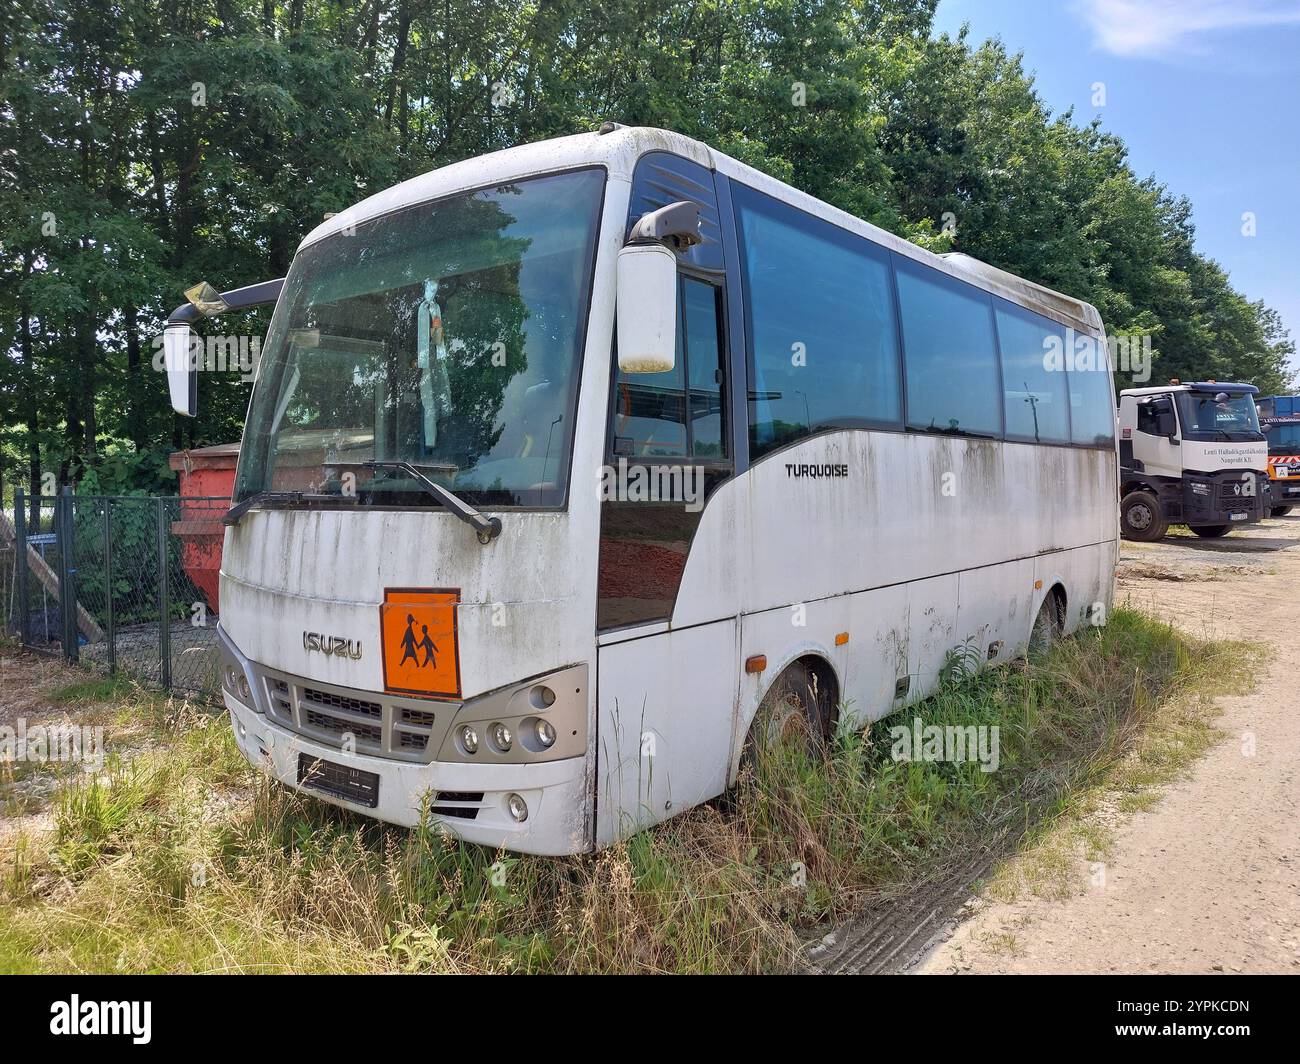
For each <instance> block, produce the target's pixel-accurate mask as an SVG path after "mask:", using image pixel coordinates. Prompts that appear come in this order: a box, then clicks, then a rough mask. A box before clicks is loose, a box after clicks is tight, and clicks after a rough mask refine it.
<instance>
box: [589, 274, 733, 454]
mask: <svg viewBox="0 0 1300 1064" xmlns="http://www.w3.org/2000/svg"><path fill="white" fill-rule="evenodd" d="M718 299H719V295H718V290H717V289H716V288H715V287H714V286H713V285H711V284H707V283H706V282H704V281H697V280H695V279H694V278H691V277H683V278H681V279H680V281H679V282H678V300H677V306H678V313H677V364H676V365H675V366H674V367H673V368H672V370H670V371H669V372H667V373H634V374H628V373H622V372H620V373H619V375H618V379H617V383H616V385H615V395H614V455H615V456H616V457H618V456H626V457H629V458H632V457H635V458H685V457H695V458H721V457H724V455H725V447H724V442H723V441H724V440H725V439H726V425H725V422H724V419H723V408H722V376H723V375H722V345H721V343H720V342H719V337H718V321H719V312H718ZM688 385H689V389H688Z"/></svg>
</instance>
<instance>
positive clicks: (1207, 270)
mask: <svg viewBox="0 0 1300 1064" xmlns="http://www.w3.org/2000/svg"><path fill="white" fill-rule="evenodd" d="M935 2H936V0H697V2H692V3H686V2H671V0H664V2H663V3H659V4H647V3H643V2H640V0H606V2H604V3H600V4H591V3H589V2H586V0H549V2H543V0H523V2H520V0H509V2H504V0H289V2H287V3H285V2H276V0H260V2H253V0H182V2H180V3H161V2H159V0H112V2H109V0H18V2H17V4H11V5H7V6H6V7H5V9H4V12H3V13H0V349H3V351H4V353H5V358H4V359H3V360H2V361H0V432H2V433H3V434H2V435H0V475H3V476H4V477H5V479H6V480H7V481H16V480H21V481H23V482H24V483H25V485H26V486H27V487H28V489H29V490H31V491H32V492H33V493H35V492H38V491H39V490H40V484H41V480H40V476H41V473H42V472H44V471H54V472H56V473H57V475H58V480H59V481H60V482H61V483H68V482H72V481H81V480H83V479H84V478H85V477H87V476H88V475H92V474H93V480H94V482H95V483H99V484H102V483H114V484H118V483H120V485H121V486H122V487H131V486H135V487H141V488H147V487H154V486H155V485H156V484H157V481H158V479H159V470H160V468H162V466H161V463H160V455H162V454H165V452H167V451H168V450H170V449H173V448H178V447H181V446H194V445H201V444H205V443H215V442H224V441H228V440H232V439H235V438H237V437H238V436H239V434H240V432H241V427H242V419H243V415H244V411H245V408H246V405H247V400H248V385H247V384H244V383H241V382H240V381H239V379H238V373H237V372H232V373H230V374H228V375H224V376H222V375H213V374H203V375H202V376H203V377H204V380H203V382H202V385H201V387H202V396H201V406H200V415H199V417H198V418H196V419H193V420H183V419H178V418H175V417H174V416H173V415H172V414H171V412H170V409H169V407H168V404H167V398H166V386H165V381H164V380H163V378H162V375H161V374H158V373H156V372H154V371H153V369H152V367H151V363H152V361H153V355H154V351H155V346H154V344H155V341H156V338H157V337H158V336H159V335H160V333H161V324H162V321H163V320H164V319H165V317H166V315H167V313H168V312H169V311H170V310H171V309H172V307H174V306H175V305H176V304H177V303H179V302H180V301H181V292H182V290H183V288H185V287H186V286H187V285H189V284H191V283H193V282H194V281H197V280H199V279H207V280H209V281H211V282H212V283H214V284H215V285H217V286H218V287H221V288H230V287H236V286H238V285H242V284H249V283H253V282H255V281H259V280H263V279H265V278H268V277H273V276H280V275H282V274H283V273H284V271H285V270H286V269H287V267H288V264H289V261H290V259H291V258H292V256H293V252H294V249H295V247H296V245H297V242H298V241H299V240H300V239H301V238H302V237H303V236H304V235H305V234H306V232H307V231H309V230H310V229H311V228H312V227H313V226H314V225H316V224H317V223H318V222H319V221H320V220H321V218H322V216H323V215H324V214H325V213H327V212H332V211H339V210H342V209H344V208H345V207H347V206H348V205H349V204H351V203H354V202H356V201H357V200H359V199H361V198H362V197H364V196H366V195H368V194H370V193H373V192H375V191H378V190H380V189H382V188H384V187H386V186H388V185H390V184H392V183H394V182H396V181H398V180H401V179H403V178H406V177H409V176H412V175H414V174H418V173H422V172H424V171H426V170H429V169H431V168H433V167H437V166H441V165H444V164H446V163H449V162H453V161H455V160H457V159H461V158H465V157H468V156H472V155H476V154H480V153H483V152H486V151H491V150H494V149H497V148H502V147H506V146H509V145H512V144H517V143H521V142H526V141H531V140H537V139H540V138H544V137H550V136H556V135H561V134H566V133H572V132H579V131H584V130H590V129H593V128H595V127H596V126H597V125H599V124H600V123H601V122H602V121H605V120H607V119H615V120H618V121H621V122H624V123H627V124H645V125H656V126H663V127H667V128H672V129H676V130H678V131H680V132H683V133H686V134H688V135H691V136H695V137H698V138H700V139H702V140H705V141H707V142H709V143H711V144H713V145H715V146H716V147H718V148H720V149H722V150H724V151H726V152H728V153H730V154H732V155H735V156H737V157H738V158H740V159H742V160H744V161H745V162H748V163H750V164H752V165H754V166H757V167H759V168H761V169H763V170H765V171H767V172H769V173H772V174H774V175H776V176H778V177H780V178H782V179H784V180H787V181H790V182H792V183H793V184H795V185H797V186H798V187H800V188H803V189H805V190H806V191H808V192H810V193H812V194H813V195H815V196H818V197H820V198H822V199H825V200H827V201H829V202H831V203H834V204H836V205H837V206H839V207H842V208H844V209H845V210H848V211H850V212H852V213H854V214H857V215H859V216H860V217H863V218H866V219H868V220H870V221H872V222H875V223H876V224H878V225H881V226H883V227H885V228H888V229H890V230H892V231H894V232H897V233H899V234H901V235H903V236H905V237H908V238H909V239H912V240H916V241H918V242H919V243H922V244H924V245H926V246H929V247H932V248H934V249H936V250H948V249H956V250H961V251H965V252H968V253H970V254H972V255H975V256H977V257H979V258H981V259H984V260H986V261H988V262H991V263H993V264H995V265H997V266H1001V267H1003V268H1005V269H1009V270H1012V271H1014V272H1016V273H1019V274H1021V275H1023V276H1025V277H1028V278H1030V279H1033V280H1036V281H1040V282H1042V283H1045V284H1048V285H1050V286H1052V287H1055V288H1059V289H1061V290H1063V291H1066V292H1068V293H1070V294H1072V295H1076V296H1079V297H1082V298H1084V299H1087V300H1089V301H1091V302H1092V303H1094V304H1096V305H1097V306H1098V308H1099V309H1100V310H1101V312H1102V314H1103V316H1104V317H1105V319H1106V321H1107V324H1108V326H1109V327H1110V329H1111V330H1112V331H1114V332H1120V333H1130V334H1134V333H1144V334H1149V335H1151V337H1152V338H1153V342H1154V347H1155V351H1156V354H1157V362H1156V373H1157V376H1158V379H1163V378H1164V377H1165V376H1169V375H1178V376H1184V377H1189V378H1190V377H1216V378H1221V379H1227V378H1240V379H1246V380H1252V381H1254V382H1255V383H1257V384H1258V385H1259V386H1260V387H1261V388H1262V389H1263V390H1264V391H1266V392H1268V391H1282V390H1285V388H1286V381H1285V379H1284V373H1285V366H1286V359H1287V356H1288V355H1289V354H1290V353H1292V352H1293V350H1294V345H1293V344H1292V342H1291V340H1290V338H1289V337H1288V335H1287V334H1286V332H1285V330H1284V329H1283V328H1282V326H1281V322H1280V320H1279V318H1278V315H1277V314H1276V313H1275V312H1274V311H1273V310H1271V309H1270V308H1268V307H1266V306H1264V305H1263V304H1262V303H1252V302H1250V301H1249V300H1247V299H1246V298H1245V297H1244V296H1243V295H1242V294H1241V293H1239V292H1237V291H1235V290H1234V289H1233V288H1232V286H1231V284H1230V283H1229V280H1228V278H1227V276H1226V274H1225V273H1224V271H1223V269H1222V268H1221V267H1220V266H1218V265H1217V264H1216V263H1214V262H1212V261H1210V260H1208V259H1207V258H1205V257H1204V256H1203V255H1201V254H1199V253H1198V252H1197V251H1196V249H1195V239H1194V238H1195V232H1194V229H1193V226H1192V223H1191V220H1190V215H1191V210H1190V205H1189V204H1188V203H1187V201H1186V200H1185V199H1182V198H1180V197H1178V196H1176V195H1174V194H1173V193H1171V192H1170V191H1169V190H1168V189H1166V188H1165V187H1164V186H1163V185H1161V184H1160V183H1159V182H1158V181H1157V180H1156V179H1155V178H1153V177H1143V176H1140V175H1138V174H1136V173H1134V171H1133V169H1132V167H1131V166H1130V164H1129V162H1128V159H1127V153H1126V150H1125V147H1124V145H1123V143H1122V142H1121V141H1120V140H1119V139H1118V138H1116V137H1115V136H1113V135H1112V134H1108V133H1106V132H1105V131H1103V130H1102V129H1101V128H1100V126H1099V125H1098V124H1097V123H1096V122H1093V123H1089V124H1081V123H1080V122H1078V121H1076V120H1075V119H1074V117H1073V116H1072V115H1070V114H1063V115H1053V114H1051V113H1050V111H1049V109H1048V108H1047V107H1046V105H1045V104H1044V103H1043V101H1042V99H1041V98H1040V97H1039V96H1038V95H1037V93H1036V91H1035V87H1034V84H1033V81H1032V79H1031V78H1030V77H1029V76H1028V75H1027V74H1026V73H1025V71H1024V69H1023V67H1022V64H1021V61H1020V57H1019V56H1016V55H1010V54H1008V53H1007V52H1006V50H1005V49H1004V48H1003V46H1002V45H1001V44H1000V43H998V42H996V41H995V42H987V43H984V44H982V45H979V46H978V47H975V46H972V44H971V43H970V42H969V41H967V40H966V39H965V36H964V35H959V36H958V37H956V38H952V37H949V36H946V35H945V36H939V37H932V35H931V24H932V17H933V11H934V6H935ZM246 328H247V326H245V325H244V324H242V323H241V325H240V329H241V331H243V330H245V329H246Z"/></svg>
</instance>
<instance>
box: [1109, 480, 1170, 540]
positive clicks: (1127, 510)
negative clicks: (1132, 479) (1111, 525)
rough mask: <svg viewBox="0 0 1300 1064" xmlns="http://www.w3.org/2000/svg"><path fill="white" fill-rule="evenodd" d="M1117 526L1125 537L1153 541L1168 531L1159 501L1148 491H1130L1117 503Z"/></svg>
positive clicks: (1167, 523)
mask: <svg viewBox="0 0 1300 1064" xmlns="http://www.w3.org/2000/svg"><path fill="white" fill-rule="evenodd" d="M1119 526H1120V531H1121V532H1122V533H1123V535H1124V538H1125V539H1132V540H1136V541H1137V542H1139V543H1154V542H1155V541H1156V540H1158V539H1160V538H1162V537H1163V536H1164V534H1165V533H1166V532H1167V531H1169V522H1168V521H1166V520H1165V519H1164V516H1163V515H1162V514H1161V513H1160V502H1159V500H1158V499H1157V498H1156V497H1155V496H1154V495H1152V494H1151V492H1149V491H1130V492H1129V493H1128V494H1127V495H1125V496H1124V499H1123V501H1122V502H1121V503H1120V504H1119Z"/></svg>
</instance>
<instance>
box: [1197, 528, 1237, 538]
mask: <svg viewBox="0 0 1300 1064" xmlns="http://www.w3.org/2000/svg"><path fill="white" fill-rule="evenodd" d="M1231 528H1232V526H1231V525H1196V526H1194V527H1193V528H1192V531H1193V532H1195V533H1196V534H1197V535H1198V536H1200V537H1201V538H1202V539H1218V538H1219V537H1220V536H1226V535H1227V534H1228V532H1229V531H1230V530H1231Z"/></svg>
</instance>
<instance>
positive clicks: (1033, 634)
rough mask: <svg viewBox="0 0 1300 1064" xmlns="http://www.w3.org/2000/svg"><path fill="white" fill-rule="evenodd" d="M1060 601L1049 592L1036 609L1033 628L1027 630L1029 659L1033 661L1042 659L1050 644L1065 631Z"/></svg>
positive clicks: (1053, 593) (1054, 593)
mask: <svg viewBox="0 0 1300 1064" xmlns="http://www.w3.org/2000/svg"><path fill="white" fill-rule="evenodd" d="M1061 614H1062V610H1061V601H1060V599H1058V598H1057V596H1056V592H1055V591H1049V592H1048V593H1047V596H1046V597H1045V598H1044V599H1043V604H1042V605H1041V606H1039V607H1038V616H1037V617H1035V618H1034V627H1033V628H1031V629H1030V630H1029V658H1030V659H1031V660H1033V661H1036V660H1038V659H1039V658H1041V657H1043V655H1045V654H1046V653H1047V652H1048V651H1049V650H1051V649H1052V644H1053V643H1055V642H1056V641H1057V640H1058V639H1060V638H1061V633H1062V631H1064V629H1065V618H1064V617H1063V616H1062V615H1061Z"/></svg>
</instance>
